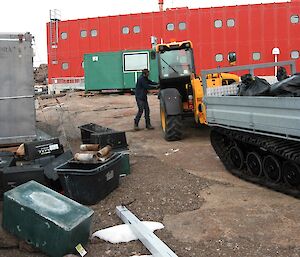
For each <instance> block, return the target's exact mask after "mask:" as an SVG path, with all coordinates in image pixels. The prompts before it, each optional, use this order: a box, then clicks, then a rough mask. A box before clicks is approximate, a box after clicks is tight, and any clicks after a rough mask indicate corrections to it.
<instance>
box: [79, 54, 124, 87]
mask: <svg viewBox="0 0 300 257" xmlns="http://www.w3.org/2000/svg"><path fill="white" fill-rule="evenodd" d="M120 70H122V55H121V54H120V53H119V52H113V53H95V54H85V55H84V81H85V90H86V91H89V90H90V91H92V90H102V89H123V74H122V73H121V72H120Z"/></svg>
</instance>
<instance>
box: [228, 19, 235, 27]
mask: <svg viewBox="0 0 300 257" xmlns="http://www.w3.org/2000/svg"><path fill="white" fill-rule="evenodd" d="M226 23H227V27H229V28H232V27H234V25H235V20H234V19H228V20H227V22H226Z"/></svg>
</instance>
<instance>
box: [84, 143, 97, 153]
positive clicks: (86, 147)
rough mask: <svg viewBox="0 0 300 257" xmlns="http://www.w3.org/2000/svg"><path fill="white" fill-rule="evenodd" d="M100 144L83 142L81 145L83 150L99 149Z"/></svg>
mask: <svg viewBox="0 0 300 257" xmlns="http://www.w3.org/2000/svg"><path fill="white" fill-rule="evenodd" d="M99 148H100V145H99V144H83V145H80V150H81V151H99Z"/></svg>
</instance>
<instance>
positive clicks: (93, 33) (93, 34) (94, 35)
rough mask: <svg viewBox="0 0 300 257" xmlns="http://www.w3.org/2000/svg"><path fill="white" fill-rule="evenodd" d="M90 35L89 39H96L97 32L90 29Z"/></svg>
mask: <svg viewBox="0 0 300 257" xmlns="http://www.w3.org/2000/svg"><path fill="white" fill-rule="evenodd" d="M95 32H96V34H95ZM90 35H91V37H97V36H98V30H96V29H91V30H90Z"/></svg>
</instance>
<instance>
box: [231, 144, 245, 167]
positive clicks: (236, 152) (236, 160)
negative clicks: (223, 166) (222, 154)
mask: <svg viewBox="0 0 300 257" xmlns="http://www.w3.org/2000/svg"><path fill="white" fill-rule="evenodd" d="M229 159H230V161H231V162H232V164H233V166H234V168H236V169H238V170H241V169H242V168H243V166H244V159H245V158H244V154H243V152H242V150H241V149H240V148H239V147H238V146H233V147H231V148H230V150H229Z"/></svg>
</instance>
